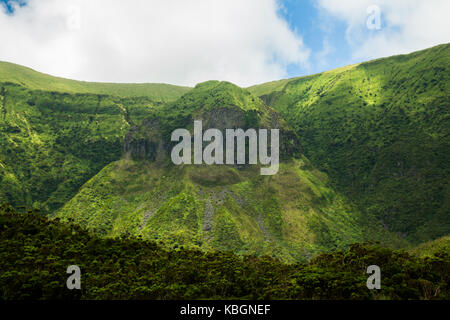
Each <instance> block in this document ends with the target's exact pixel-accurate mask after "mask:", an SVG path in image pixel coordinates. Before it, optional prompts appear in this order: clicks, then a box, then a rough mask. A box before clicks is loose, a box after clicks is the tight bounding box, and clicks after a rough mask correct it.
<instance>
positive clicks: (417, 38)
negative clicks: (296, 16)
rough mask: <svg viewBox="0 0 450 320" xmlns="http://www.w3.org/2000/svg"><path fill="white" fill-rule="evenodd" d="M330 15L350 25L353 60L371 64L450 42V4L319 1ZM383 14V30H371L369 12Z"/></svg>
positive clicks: (421, 0) (431, 0) (420, 0)
mask: <svg viewBox="0 0 450 320" xmlns="http://www.w3.org/2000/svg"><path fill="white" fill-rule="evenodd" d="M317 1H318V4H319V7H320V8H322V9H323V10H325V11H326V12H327V13H328V14H330V15H332V16H334V17H335V18H337V19H340V20H342V21H345V22H346V23H347V32H346V39H347V42H348V43H349V45H350V47H351V49H352V53H353V58H354V59H358V60H367V59H372V58H378V57H382V56H390V55H394V54H402V53H408V52H412V51H416V50H420V49H425V48H428V47H431V46H434V45H437V44H441V43H448V42H450V19H449V18H448V14H449V12H450V1H448V0H427V1H424V0H359V1H353V0H317ZM371 5H377V6H378V7H379V8H380V10H381V29H379V30H369V29H368V28H367V25H366V22H367V19H368V17H369V15H368V14H367V12H366V10H367V8H368V7H369V6H371Z"/></svg>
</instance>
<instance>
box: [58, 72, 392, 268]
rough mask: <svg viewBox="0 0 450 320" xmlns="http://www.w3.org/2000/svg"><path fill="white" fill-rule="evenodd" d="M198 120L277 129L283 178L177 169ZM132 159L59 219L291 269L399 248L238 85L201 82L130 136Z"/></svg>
mask: <svg viewBox="0 0 450 320" xmlns="http://www.w3.org/2000/svg"><path fill="white" fill-rule="evenodd" d="M195 119H202V121H203V124H204V130H206V129H207V128H218V129H220V130H223V129H225V128H243V129H247V128H279V129H280V131H281V133H280V140H281V149H280V157H281V159H282V160H283V161H282V163H281V165H280V169H279V172H278V173H277V174H275V175H272V176H262V175H260V171H259V165H205V164H203V165H180V166H175V165H174V164H172V162H171V160H170V156H169V154H170V150H171V146H172V145H173V144H171V142H170V132H171V131H172V130H174V129H176V128H188V129H189V130H191V131H192V123H193V121H194V120H195ZM124 152H125V155H124V159H122V160H120V161H117V162H113V163H111V164H109V165H108V166H106V167H105V168H104V169H103V170H102V171H100V173H99V174H97V175H96V176H95V177H94V178H92V179H91V180H90V181H89V182H87V183H86V184H85V185H84V186H83V187H82V188H81V189H80V191H79V193H78V194H77V195H76V196H75V197H74V198H73V199H71V200H70V201H69V202H68V203H67V204H66V205H65V206H64V207H63V208H62V209H60V210H59V211H58V212H57V214H56V215H55V216H56V217H58V218H61V219H63V220H64V221H65V220H68V219H73V220H74V221H75V222H77V223H80V224H81V225H83V226H86V227H87V228H88V229H90V230H93V231H95V232H97V233H98V234H101V235H107V236H118V235H124V234H133V235H141V236H143V237H144V238H146V239H152V240H157V241H160V242H162V243H164V244H165V245H166V246H169V247H171V248H176V247H178V246H181V245H184V246H188V247H196V248H201V249H204V250H215V249H219V250H232V251H234V252H236V253H241V254H244V253H252V254H258V255H262V254H270V255H272V256H276V257H278V258H280V259H283V260H286V261H298V260H304V259H307V258H310V257H312V256H313V255H315V254H316V253H318V252H323V251H326V250H332V249H337V248H342V247H345V246H347V245H348V244H350V243H353V242H355V241H360V240H366V239H375V238H376V239H384V240H385V241H386V242H389V243H390V244H393V243H396V237H395V236H392V235H391V234H389V233H387V232H385V231H384V229H383V228H382V226H381V224H377V223H376V222H374V221H369V220H370V219H369V218H368V217H363V216H361V215H360V214H359V212H358V210H357V209H355V208H354V207H353V206H352V205H351V204H350V203H349V202H348V201H347V200H346V199H345V197H343V196H342V195H340V194H339V193H337V192H335V191H334V190H333V189H332V188H331V187H330V184H329V180H328V178H327V176H326V175H325V174H323V173H321V172H319V171H318V170H316V169H315V168H314V167H313V166H312V165H311V164H310V163H309V161H308V160H307V159H306V158H305V157H304V156H303V155H302V154H301V147H300V145H299V143H298V140H297V137H296V136H295V134H294V133H293V132H292V130H291V129H290V128H289V126H288V125H287V124H286V122H285V121H284V120H283V119H282V118H281V117H280V115H279V114H278V113H277V112H275V111H274V110H272V109H271V108H269V107H267V106H265V105H264V103H263V102H262V101H261V100H260V99H258V98H257V97H255V96H253V95H251V94H250V93H249V92H248V91H246V90H243V89H241V88H239V87H237V86H234V85H232V84H230V83H226V82H218V81H209V82H206V83H202V84H199V85H197V86H196V87H195V88H194V89H193V90H192V91H190V92H189V93H187V94H185V95H184V96H183V97H181V98H180V99H179V100H177V101H175V102H174V103H172V104H169V105H166V106H164V107H162V108H160V109H158V112H157V113H155V116H153V117H150V118H148V119H146V120H144V121H143V123H142V125H140V126H137V127H134V128H132V129H131V130H130V132H129V134H128V135H127V137H126V138H125V144H124ZM369 227H370V231H371V232H368V231H367V230H368V229H367V228H369ZM397 243H398V244H399V242H397Z"/></svg>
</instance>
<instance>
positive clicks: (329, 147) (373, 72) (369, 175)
mask: <svg viewBox="0 0 450 320" xmlns="http://www.w3.org/2000/svg"><path fill="white" fill-rule="evenodd" d="M449 68H450V45H449V44H444V45H439V46H436V47H433V48H430V49H427V50H423V51H419V52H415V53H411V54H408V55H399V56H394V57H389V58H384V59H377V60H374V61H369V62H365V63H361V64H356V65H351V66H347V67H344V68H340V69H336V70H332V71H328V72H323V73H320V74H316V75H312V76H308V77H301V78H294V79H288V80H281V81H275V82H271V83H268V84H262V85H259V86H254V87H251V88H249V90H250V91H251V92H253V93H255V94H257V95H258V96H260V97H261V99H262V100H263V101H265V102H266V103H267V104H268V105H269V106H272V107H273V108H274V109H276V110H278V111H280V112H281V114H282V115H283V116H284V117H285V118H286V120H287V121H288V123H289V124H290V125H291V126H292V127H293V128H294V131H295V132H296V133H297V134H298V136H299V138H300V141H301V143H302V146H303V150H304V153H305V155H306V156H307V157H308V158H309V159H310V160H311V162H312V163H313V164H314V165H315V166H316V167H317V168H318V169H319V170H321V171H324V172H325V173H327V174H328V175H329V177H330V178H331V180H332V181H333V183H334V185H335V186H336V187H337V190H339V191H340V192H342V193H343V194H345V195H346V196H348V197H349V198H350V199H351V200H352V201H353V202H355V203H356V204H357V205H358V208H359V209H360V210H361V212H363V213H364V214H366V213H372V214H374V215H376V216H377V217H378V218H379V219H381V221H382V222H383V223H384V224H385V226H387V227H388V228H389V230H392V231H394V232H397V233H399V234H400V235H401V236H403V237H405V238H406V239H407V240H409V241H412V242H414V243H417V242H421V241H427V240H430V239H435V238H437V237H441V236H444V235H448V234H449V232H450V202H449V201H450V188H449V181H450V179H449V176H450V166H449V164H450V152H449V150H450V116H449V110H450V99H449V98H450V97H449V93H450V70H449Z"/></svg>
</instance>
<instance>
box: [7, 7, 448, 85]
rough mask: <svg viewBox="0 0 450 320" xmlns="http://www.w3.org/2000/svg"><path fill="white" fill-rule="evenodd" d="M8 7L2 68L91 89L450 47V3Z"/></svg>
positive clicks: (255, 75)
mask: <svg viewBox="0 0 450 320" xmlns="http://www.w3.org/2000/svg"><path fill="white" fill-rule="evenodd" d="M0 3H2V4H3V10H1V11H0V35H1V36H2V38H3V43H5V42H6V43H8V44H9V45H8V46H2V47H0V60H4V61H10V62H14V63H18V64H22V65H26V66H29V67H32V68H34V69H36V70H39V71H41V72H45V73H50V74H53V75H57V76H62V77H67V78H72V79H78V80H87V81H108V82H166V83H173V84H186V85H194V84H195V83H198V82H201V81H206V80H209V79H218V80H227V81H232V82H234V83H236V84H239V85H242V86H248V85H252V84H256V83H261V82H265V81H271V80H277V79H280V78H287V77H295V76H302V75H307V74H313V73H318V72H322V71H326V70H330V69H334V68H337V67H341V66H345V65H348V64H352V63H356V62H361V61H366V60H370V59H374V58H379V57H384V56H390V55H394V54H402V53H409V52H412V51H416V50H420V49H424V48H427V47H431V46H433V45H436V44H440V43H448V42H449V40H450V22H449V21H450V19H448V17H447V15H448V12H450V1H448V0H429V1H422V0H410V1H392V0H354V1H352V0H245V1H241V0H195V1H186V0H169V1H158V0H145V1H144V0H127V1H109V0H0ZM13 4H16V5H19V6H18V7H16V10H15V11H14V6H13ZM374 6H375V7H376V9H377V10H378V11H377V12H378V13H379V15H378V17H379V22H380V24H379V27H378V28H369V25H368V23H369V22H370V21H372V22H374V21H375V20H370V19H372V18H373V15H372V13H373V11H371V10H372V9H373V8H372V7H374ZM370 8H372V9H370ZM369 20H370V21H369ZM2 30H8V32H6V33H2Z"/></svg>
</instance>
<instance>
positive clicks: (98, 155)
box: [0, 83, 160, 211]
mask: <svg viewBox="0 0 450 320" xmlns="http://www.w3.org/2000/svg"><path fill="white" fill-rule="evenodd" d="M159 106H160V102H155V101H153V100H151V99H150V98H147V97H140V98H119V97H113V96H107V95H99V94H69V93H57V92H48V91H36V90H30V89H28V88H25V87H23V86H20V85H16V84H12V83H7V84H5V83H0V203H10V204H12V205H14V206H15V207H19V206H26V207H31V206H34V207H36V208H39V209H41V210H43V211H52V210H54V209H56V208H59V207H60V206H61V205H63V204H64V203H65V202H66V201H67V200H69V199H70V198H71V197H72V196H73V195H74V194H75V193H76V191H77V190H78V188H79V187H80V186H81V185H82V184H83V183H84V182H86V181H87V180H88V179H89V178H91V177H92V176H93V175H95V174H96V173H98V171H99V170H100V169H101V168H103V167H104V166H105V165H107V164H108V163H110V162H111V161H114V160H118V159H119V158H120V157H121V154H122V146H123V139H124V136H125V134H126V132H127V131H128V129H129V128H130V127H131V126H132V125H133V124H135V123H139V122H140V121H141V120H142V119H143V118H144V117H147V116H148V115H149V114H151V113H152V112H153V110H154V109H156V108H158V107H159Z"/></svg>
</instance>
